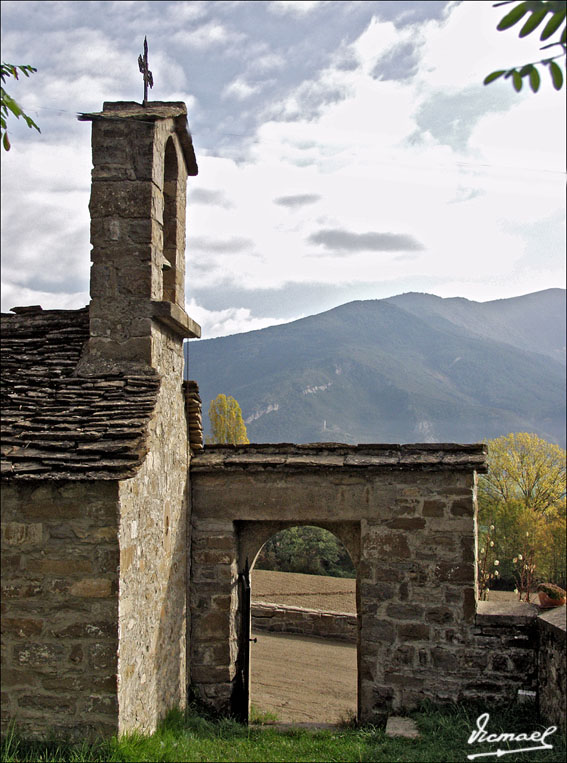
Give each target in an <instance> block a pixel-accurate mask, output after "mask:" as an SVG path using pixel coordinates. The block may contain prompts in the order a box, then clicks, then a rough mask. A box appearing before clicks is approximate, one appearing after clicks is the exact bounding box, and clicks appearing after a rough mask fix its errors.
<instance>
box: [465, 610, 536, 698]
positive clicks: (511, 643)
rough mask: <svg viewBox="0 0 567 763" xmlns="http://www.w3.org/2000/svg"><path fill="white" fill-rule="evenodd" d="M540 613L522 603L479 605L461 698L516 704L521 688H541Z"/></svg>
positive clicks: (466, 659)
mask: <svg viewBox="0 0 567 763" xmlns="http://www.w3.org/2000/svg"><path fill="white" fill-rule="evenodd" d="M539 611H540V610H539V607H537V606H535V605H534V604H526V603H525V602H520V601H517V602H499V601H496V602H491V601H479V602H478V603H477V614H476V618H475V626H474V628H473V629H472V634H471V636H472V638H471V645H470V648H469V649H467V652H466V656H465V663H466V668H467V675H466V678H465V680H464V681H463V690H462V693H461V699H476V700H482V701H485V700H486V701H490V702H499V701H502V700H505V701H509V702H514V701H515V700H516V699H517V695H518V689H525V690H527V691H535V690H536V689H537V643H538V637H537V619H538V613H539ZM463 667H464V666H463ZM471 669H472V672H473V673H476V676H475V677H473V678H472V679H471V678H470V672H471Z"/></svg>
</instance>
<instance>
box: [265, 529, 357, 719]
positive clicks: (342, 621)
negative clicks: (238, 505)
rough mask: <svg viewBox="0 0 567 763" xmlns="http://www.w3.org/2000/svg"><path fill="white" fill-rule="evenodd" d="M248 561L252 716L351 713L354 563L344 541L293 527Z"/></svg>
mask: <svg viewBox="0 0 567 763" xmlns="http://www.w3.org/2000/svg"><path fill="white" fill-rule="evenodd" d="M251 566H252V573H251V585H252V637H253V639H256V641H253V642H252V643H251V646H250V652H251V655H250V666H251V669H250V673H251V686H250V700H251V707H252V718H253V717H254V713H255V712H257V713H259V714H260V716H262V715H263V714H267V716H266V717H267V718H271V717H272V716H275V717H277V719H278V720H280V721H282V722H293V723H300V722H307V723H309V722H311V723H338V722H340V721H343V720H347V719H349V720H350V719H353V718H357V717H358V676H357V673H358V668H357V664H358V646H357V644H358V620H357V616H356V615H357V603H356V601H357V597H356V568H355V566H354V564H353V561H352V559H351V556H350V554H349V552H348V550H347V548H346V547H345V545H344V544H343V543H342V542H341V540H340V539H339V538H338V537H337V536H336V535H335V534H334V533H332V532H330V531H329V530H327V529H324V528H322V527H317V526H314V525H300V526H297V525H296V526H292V527H288V528H286V529H284V530H281V531H280V532H277V533H276V534H275V535H272V536H271V537H270V538H269V539H268V540H267V541H266V542H265V543H264V544H263V546H262V548H261V549H260V551H259V552H258V554H257V556H256V558H255V559H254V560H253V563H252V565H251ZM259 602H262V603H261V604H259ZM347 613H348V616H347Z"/></svg>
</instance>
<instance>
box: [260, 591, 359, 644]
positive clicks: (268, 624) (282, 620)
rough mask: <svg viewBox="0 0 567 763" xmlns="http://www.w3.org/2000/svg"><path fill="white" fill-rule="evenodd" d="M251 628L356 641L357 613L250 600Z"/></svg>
mask: <svg viewBox="0 0 567 763" xmlns="http://www.w3.org/2000/svg"><path fill="white" fill-rule="evenodd" d="M252 630H253V631H271V632H273V633H300V634H302V635H305V636H320V637H322V638H332V639H337V640H339V641H350V642H352V643H356V634H357V621H356V615H353V614H351V613H349V612H322V611H319V610H316V609H304V608H303V607H289V606H286V605H283V604H269V603H267V602H263V601H261V602H252Z"/></svg>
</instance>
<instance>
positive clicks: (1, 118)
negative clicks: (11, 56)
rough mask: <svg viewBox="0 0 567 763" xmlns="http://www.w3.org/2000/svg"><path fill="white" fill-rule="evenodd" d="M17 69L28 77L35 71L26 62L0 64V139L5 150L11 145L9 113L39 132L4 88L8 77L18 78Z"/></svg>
mask: <svg viewBox="0 0 567 763" xmlns="http://www.w3.org/2000/svg"><path fill="white" fill-rule="evenodd" d="M18 70H19V71H20V72H22V74H24V75H25V76H26V77H29V76H30V75H31V74H33V73H34V72H36V71H37V69H35V68H34V67H33V66H29V65H27V64H26V65H24V66H14V64H6V63H2V65H1V77H2V88H1V97H0V137H1V140H2V145H3V146H4V149H5V150H6V151H9V150H10V147H11V146H10V140H9V138H8V127H7V119H8V116H9V115H10V114H13V115H14V116H15V117H16V119H19V118H20V117H22V118H23V119H24V121H25V122H26V124H27V126H28V127H30V128H31V127H34V128H35V129H36V130H37V131H38V132H41V130H40V129H39V127H38V126H37V125H36V123H35V122H34V121H33V119H32V118H31V117H29V116H28V115H27V114H26V113H25V111H24V110H23V109H22V108H21V106H19V105H18V104H17V103H16V101H15V100H14V99H13V98H12V96H11V95H9V94H8V93H7V92H6V91H5V90H4V83H5V82H6V80H7V79H8V77H14V79H19V77H18Z"/></svg>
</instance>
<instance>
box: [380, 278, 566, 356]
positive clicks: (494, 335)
mask: <svg viewBox="0 0 567 763" xmlns="http://www.w3.org/2000/svg"><path fill="white" fill-rule="evenodd" d="M385 301H387V302H391V303H392V304H395V305H397V306H398V307H401V308H403V309H404V310H407V311H408V312H412V313H413V314H414V315H419V316H420V317H422V318H425V317H426V316H440V317H442V318H445V319H446V320H448V321H449V322H451V323H454V324H455V325H457V326H461V327H463V328H466V329H467V330H468V331H470V332H472V333H475V334H479V335H480V336H484V337H487V338H489V339H493V340H495V341H497V342H504V343H506V344H511V345H512V346H514V347H518V348H519V349H522V350H531V351H532V352H537V353H541V354H543V355H549V356H550V357H552V358H554V359H555V360H557V361H559V362H560V363H562V364H565V362H566V355H565V345H566V315H565V305H566V303H565V289H546V290H545V291H539V292H535V293H533V294H525V295H523V296H521V297H513V298H511V299H498V300H494V301H491V302H472V301H470V300H467V299H463V298H461V297H456V298H452V299H441V297H436V296H434V295H433V294H419V293H413V292H410V293H408V294H400V295H399V296H397V297H391V298H390V299H388V300H385Z"/></svg>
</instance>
